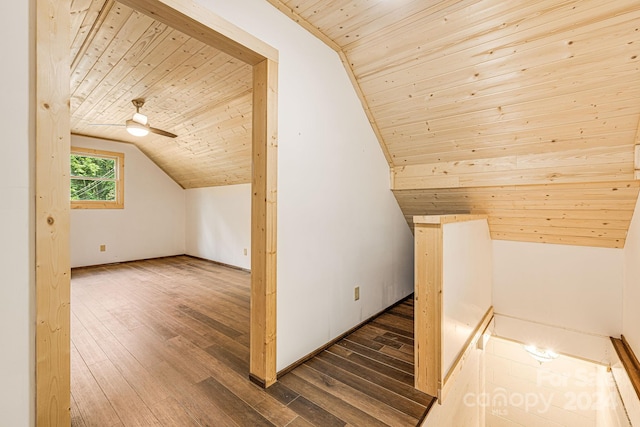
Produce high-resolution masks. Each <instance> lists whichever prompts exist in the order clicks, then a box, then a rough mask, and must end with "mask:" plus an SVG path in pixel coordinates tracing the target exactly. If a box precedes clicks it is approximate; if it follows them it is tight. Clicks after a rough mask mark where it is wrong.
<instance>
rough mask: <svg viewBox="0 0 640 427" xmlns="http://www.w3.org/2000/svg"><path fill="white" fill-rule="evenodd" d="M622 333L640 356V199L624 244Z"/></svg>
mask: <svg viewBox="0 0 640 427" xmlns="http://www.w3.org/2000/svg"><path fill="white" fill-rule="evenodd" d="M623 296H624V298H623V317H624V319H623V324H622V333H623V334H624V336H625V338H626V339H627V341H628V342H629V344H630V345H631V348H632V349H633V351H634V353H635V354H636V355H638V356H639V357H640V308H638V304H640V201H639V202H637V203H636V209H635V212H634V214H633V219H632V220H631V226H630V227H629V232H628V234H627V241H626V243H625V246H624V293H623Z"/></svg>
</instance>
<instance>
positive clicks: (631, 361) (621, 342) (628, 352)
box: [611, 336, 640, 399]
mask: <svg viewBox="0 0 640 427" xmlns="http://www.w3.org/2000/svg"><path fill="white" fill-rule="evenodd" d="M611 343H612V344H613V348H614V349H615V350H616V354H617V355H618V357H619V358H620V361H621V362H622V366H623V367H624V369H625V371H626V372H627V375H628V376H629V380H630V381H631V384H632V385H633V389H634V390H635V392H636V394H637V395H638V399H640V362H638V358H637V357H636V355H635V353H634V352H633V349H632V348H631V346H630V345H629V343H628V342H627V340H626V339H625V337H624V336H622V337H621V339H618V338H613V337H611Z"/></svg>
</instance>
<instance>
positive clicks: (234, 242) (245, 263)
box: [186, 184, 251, 269]
mask: <svg viewBox="0 0 640 427" xmlns="http://www.w3.org/2000/svg"><path fill="white" fill-rule="evenodd" d="M186 222H187V223H186V253H187V254H188V255H193V256H197V257H200V258H205V259H210V260H213V261H218V262H222V263H225V264H229V265H234V266H236V267H241V268H245V269H250V268H251V184H240V185H228V186H224V187H210V188H195V189H189V190H186ZM245 251H246V254H245Z"/></svg>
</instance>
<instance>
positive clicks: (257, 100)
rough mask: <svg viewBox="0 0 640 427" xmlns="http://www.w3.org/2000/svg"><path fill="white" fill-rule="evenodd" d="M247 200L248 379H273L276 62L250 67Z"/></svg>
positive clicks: (265, 384) (270, 381)
mask: <svg viewBox="0 0 640 427" xmlns="http://www.w3.org/2000/svg"><path fill="white" fill-rule="evenodd" d="M253 70H254V71H253V146H252V147H253V153H252V158H253V165H252V171H253V172H252V200H251V349H252V351H251V358H250V367H249V371H250V376H251V379H252V380H253V381H254V382H256V383H258V384H260V385H261V386H263V387H269V386H270V385H271V384H273V383H274V382H275V381H276V237H277V235H276V226H277V176H278V175H277V170H278V168H277V153H278V135H277V125H278V117H277V110H278V106H277V92H278V64H277V63H276V62H274V61H272V60H269V59H265V60H264V61H263V62H261V63H259V64H257V65H255V66H254V67H253Z"/></svg>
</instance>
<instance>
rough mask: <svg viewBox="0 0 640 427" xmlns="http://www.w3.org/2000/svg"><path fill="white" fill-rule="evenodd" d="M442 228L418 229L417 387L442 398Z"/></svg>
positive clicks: (416, 292) (416, 266)
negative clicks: (440, 392)
mask: <svg viewBox="0 0 640 427" xmlns="http://www.w3.org/2000/svg"><path fill="white" fill-rule="evenodd" d="M442 255H443V254H442V227H441V226H439V225H431V224H417V225H416V227H415V294H414V298H415V301H414V313H415V314H414V316H415V319H414V331H415V332H414V340H415V354H414V358H415V359H414V360H415V362H414V364H415V388H416V389H418V390H420V391H422V392H424V393H427V394H429V395H431V396H438V390H440V388H441V387H442V382H441V380H442V365H443V361H442V356H443V352H442V341H443V337H442V324H443V318H442V316H443V313H442Z"/></svg>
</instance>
